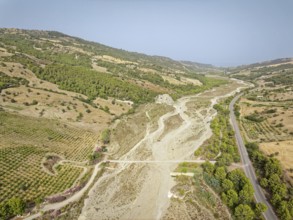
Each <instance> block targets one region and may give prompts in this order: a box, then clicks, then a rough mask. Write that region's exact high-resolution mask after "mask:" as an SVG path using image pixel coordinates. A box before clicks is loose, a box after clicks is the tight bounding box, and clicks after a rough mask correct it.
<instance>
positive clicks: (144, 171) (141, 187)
mask: <svg viewBox="0 0 293 220" xmlns="http://www.w3.org/2000/svg"><path fill="white" fill-rule="evenodd" d="M240 86H242V85H241V84H240V83H239V82H237V81H233V82H232V83H231V84H230V86H222V87H219V88H216V89H214V90H212V91H209V92H206V93H203V94H200V95H193V96H189V97H184V98H181V99H179V100H177V101H176V102H174V103H173V104H172V105H171V106H170V107H172V108H171V110H170V109H169V110H168V109H166V111H165V112H164V113H162V112H161V113H160V114H159V115H161V116H159V117H157V116H156V117H154V114H149V112H151V111H152V108H153V107H152V106H147V108H148V109H141V111H143V113H141V112H140V114H137V115H135V116H133V118H131V119H129V120H122V121H121V122H120V123H119V124H123V125H124V126H121V125H120V127H123V128H124V132H125V133H129V134H132V135H126V136H125V138H124V140H125V141H124V142H122V143H120V144H119V142H118V141H116V142H115V141H114V143H112V144H111V145H113V149H116V150H117V149H118V148H124V149H126V150H120V151H118V152H119V153H117V152H116V151H115V150H114V153H113V154H112V157H113V158H112V159H116V160H118V159H119V160H121V161H122V162H121V163H120V164H118V165H117V167H116V168H115V169H111V170H109V171H108V173H107V174H106V175H104V176H103V177H102V178H100V179H99V180H98V181H97V182H96V183H95V185H94V187H93V188H92V189H91V191H90V192H89V197H88V199H86V200H85V205H84V208H83V210H82V214H81V215H80V217H79V219H80V220H83V219H161V218H162V217H163V216H164V215H165V213H166V212H168V207H169V205H170V198H169V197H168V195H169V194H170V191H171V189H172V187H173V186H174V185H175V182H174V179H173V178H172V177H171V175H170V173H171V172H172V171H173V170H174V169H175V167H176V164H168V163H161V162H160V163H155V162H154V163H146V164H143V163H123V161H132V160H137V161H139V160H153V161H164V160H165V161H167V160H183V159H188V158H191V157H192V155H193V152H194V151H195V150H196V149H197V148H198V147H199V146H200V145H201V144H202V143H203V142H204V141H205V140H206V139H207V138H209V137H210V136H211V134H212V132H211V129H210V127H209V122H210V120H211V119H212V118H213V116H214V115H215V113H216V112H215V111H214V110H213V108H212V105H214V104H215V103H216V102H217V100H218V99H219V98H220V97H223V96H227V95H230V94H231V92H233V91H236V90H237V88H239V87H240ZM204 97H205V98H206V99H208V100H210V104H209V105H208V106H207V108H206V111H205V114H200V112H199V110H198V109H194V108H193V109H188V108H187V103H189V102H197V101H198V100H197V98H198V99H202V98H204ZM169 104H170V103H169ZM161 105H162V106H164V104H161ZM189 111H193V112H195V113H194V114H186V113H187V112H189ZM201 112H203V111H201ZM143 114H145V116H144V117H143ZM138 115H140V116H138ZM174 116H175V117H174ZM135 117H138V118H140V119H143V118H144V120H143V121H139V123H137V122H138V118H135ZM177 117H180V118H181V119H180V120H178V119H176V120H174V118H177ZM169 120H171V122H168V121H169ZM168 123H169V124H172V126H168ZM175 123H177V126H175ZM119 124H118V125H117V128H116V129H115V131H117V130H119V129H118V127H119ZM154 124H157V126H156V127H155V128H154V127H153V125H154ZM166 125H167V126H166ZM139 128H140V129H139ZM142 128H144V129H142ZM165 129H167V130H168V132H165ZM138 130H140V131H141V130H142V131H141V132H138ZM134 131H136V132H134ZM162 134H164V136H162ZM116 135H117V134H116ZM114 136H115V133H114ZM194 136H196V137H197V139H196V140H194V139H193V138H191V137H194ZM159 137H160V138H159ZM132 139H135V141H131V140H132ZM114 140H115V137H114ZM127 140H129V142H128V141H127ZM110 149H111V147H110ZM115 152H116V153H115ZM110 154H111V150H110ZM110 157H111V155H110Z"/></svg>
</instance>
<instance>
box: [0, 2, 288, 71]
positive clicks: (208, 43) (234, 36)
mask: <svg viewBox="0 0 293 220" xmlns="http://www.w3.org/2000/svg"><path fill="white" fill-rule="evenodd" d="M292 10H293V1H292V0H281V1H277V0H238V1H237V0H71V1H70V0H67V1H66V0H47V1H41V0H0V27H7V28H23V29H40V30H56V31H60V32H63V33H65V34H69V35H73V36H78V37H81V38H84V39H87V40H91V41H95V42H99V43H102V44H105V45H108V46H112V47H116V48H122V49H125V50H129V51H136V52H142V53H146V54H149V55H161V56H167V57H170V58H173V59H176V60H189V61H197V62H202V63H210V64H213V65H218V66H234V65H241V64H249V63H254V62H259V61H264V60H271V59H275V58H282V57H293V41H292V40H293V13H292Z"/></svg>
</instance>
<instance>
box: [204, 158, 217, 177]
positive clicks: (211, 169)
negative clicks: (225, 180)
mask: <svg viewBox="0 0 293 220" xmlns="http://www.w3.org/2000/svg"><path fill="white" fill-rule="evenodd" d="M201 166H202V168H203V170H204V171H205V172H206V173H208V174H213V173H214V169H215V167H214V165H213V164H212V163H210V162H209V161H207V162H204V163H203V164H202V165H201Z"/></svg>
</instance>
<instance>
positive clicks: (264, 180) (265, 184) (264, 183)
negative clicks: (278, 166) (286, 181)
mask: <svg viewBox="0 0 293 220" xmlns="http://www.w3.org/2000/svg"><path fill="white" fill-rule="evenodd" d="M259 184H260V185H261V187H263V188H266V187H267V186H268V184H269V183H268V180H267V179H266V178H262V179H261V180H260V182H259Z"/></svg>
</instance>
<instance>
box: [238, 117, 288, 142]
mask: <svg viewBox="0 0 293 220" xmlns="http://www.w3.org/2000/svg"><path fill="white" fill-rule="evenodd" d="M241 125H242V128H243V130H244V131H245V133H246V135H247V137H248V138H249V139H250V140H251V141H262V142H272V141H282V140H285V139H286V138H288V137H287V136H288V135H287V134H285V133H283V132H282V131H281V130H280V129H279V128H276V127H273V126H271V125H270V124H269V122H268V121H267V120H265V121H263V122H253V121H250V120H247V119H244V118H242V119H241Z"/></svg>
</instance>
